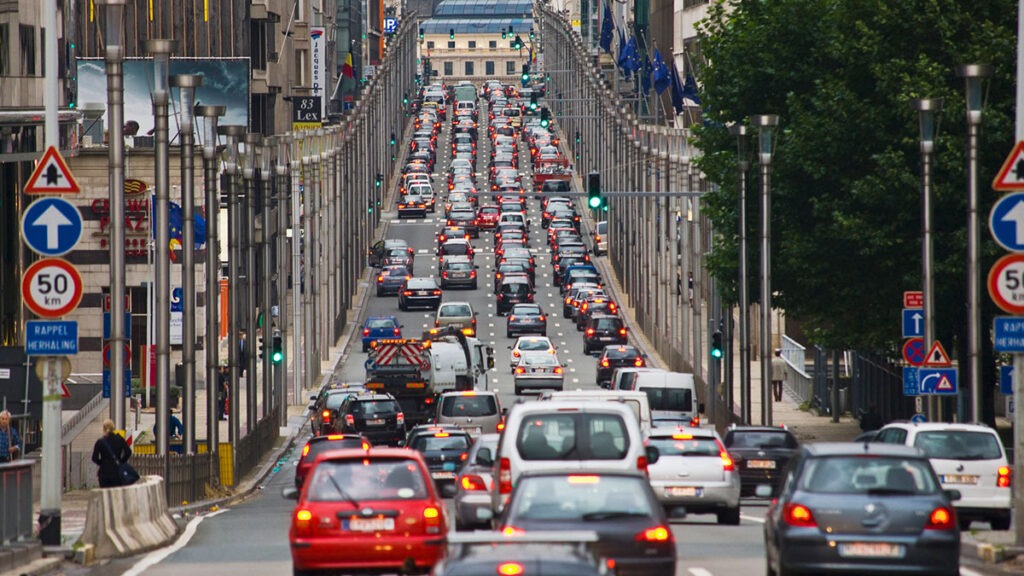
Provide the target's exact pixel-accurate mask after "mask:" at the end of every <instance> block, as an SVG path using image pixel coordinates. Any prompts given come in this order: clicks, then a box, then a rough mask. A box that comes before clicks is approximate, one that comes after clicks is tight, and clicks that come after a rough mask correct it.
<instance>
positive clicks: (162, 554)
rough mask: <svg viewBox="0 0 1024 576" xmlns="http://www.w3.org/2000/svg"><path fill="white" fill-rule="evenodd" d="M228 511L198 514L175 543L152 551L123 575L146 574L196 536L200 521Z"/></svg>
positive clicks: (136, 575) (137, 575) (135, 575)
mask: <svg viewBox="0 0 1024 576" xmlns="http://www.w3.org/2000/svg"><path fill="white" fill-rule="evenodd" d="M227 511H228V509H227V508H222V509H220V510H217V511H216V512H210V513H209V514H204V515H202V516H196V517H195V518H193V519H192V520H190V521H189V523H188V525H187V526H185V531H184V532H183V533H182V534H181V537H180V538H178V540H177V541H176V542H175V543H174V544H171V545H170V546H168V547H167V548H161V549H160V550H155V551H153V552H150V553H149V554H147V555H146V556H145V557H144V558H143V559H142V560H139V561H138V562H137V563H136V564H135V565H134V566H132V567H131V569H129V570H128V571H127V572H125V573H124V574H123V575H122V576H139V575H140V574H144V573H145V572H146V570H149V569H150V568H152V567H153V566H156V565H157V564H159V563H161V562H163V561H164V560H165V559H167V557H168V556H170V555H171V554H174V553H175V552H177V551H178V550H181V549H182V548H184V547H185V546H187V545H188V543H189V540H192V537H193V536H195V534H196V530H197V529H198V528H199V523H200V522H202V521H203V520H205V519H207V518H213V517H214V516H216V515H218V514H220V513H222V512H227Z"/></svg>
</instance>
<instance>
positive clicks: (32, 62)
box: [18, 25, 36, 76]
mask: <svg viewBox="0 0 1024 576" xmlns="http://www.w3.org/2000/svg"><path fill="white" fill-rule="evenodd" d="M18 37H19V42H20V44H21V76H35V75H36V29H35V28H34V27H32V26H25V25H21V26H18Z"/></svg>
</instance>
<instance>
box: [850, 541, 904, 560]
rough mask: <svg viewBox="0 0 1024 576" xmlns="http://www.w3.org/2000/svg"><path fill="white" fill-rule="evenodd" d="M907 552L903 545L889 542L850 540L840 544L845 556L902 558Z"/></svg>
mask: <svg viewBox="0 0 1024 576" xmlns="http://www.w3.org/2000/svg"><path fill="white" fill-rule="evenodd" d="M905 553H906V550H905V549H904V547H903V545H901V544H890V543H888V542H848V543H846V544H840V545H839V555H840V556H841V557H843V558H902V557H903V555H904V554H905Z"/></svg>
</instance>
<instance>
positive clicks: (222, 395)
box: [217, 364, 231, 420]
mask: <svg viewBox="0 0 1024 576" xmlns="http://www.w3.org/2000/svg"><path fill="white" fill-rule="evenodd" d="M230 392H231V372H230V371H229V370H228V366H227V364H221V365H220V371H219V372H217V416H218V417H219V418H220V419H221V420H227V419H228V394H229V393H230Z"/></svg>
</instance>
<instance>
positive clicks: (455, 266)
mask: <svg viewBox="0 0 1024 576" xmlns="http://www.w3.org/2000/svg"><path fill="white" fill-rule="evenodd" d="M448 269H449V270H472V269H473V265H472V264H470V263H469V262H449V263H448Z"/></svg>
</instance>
